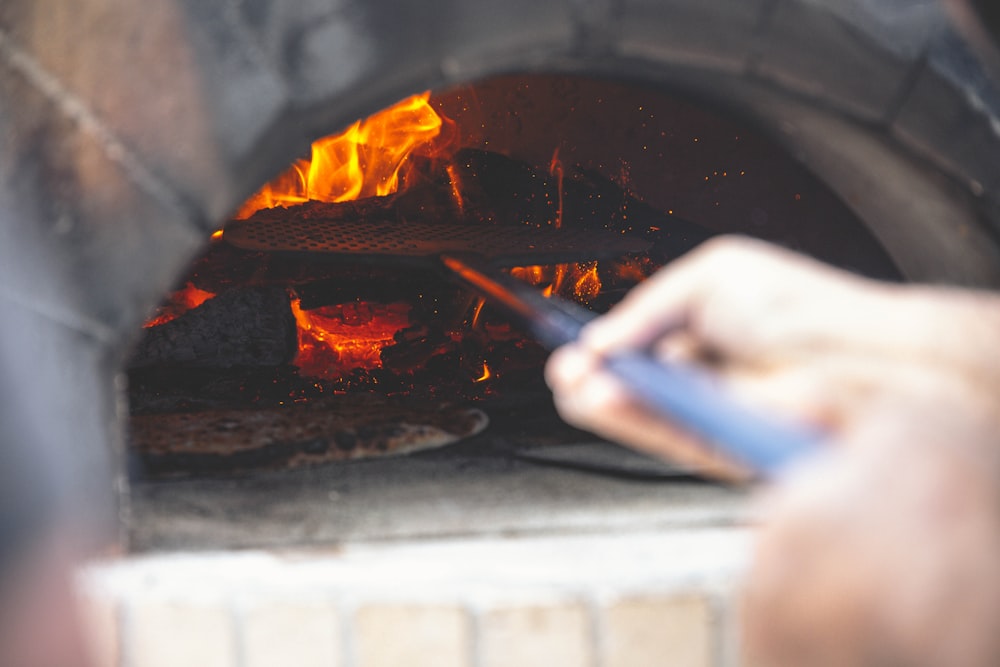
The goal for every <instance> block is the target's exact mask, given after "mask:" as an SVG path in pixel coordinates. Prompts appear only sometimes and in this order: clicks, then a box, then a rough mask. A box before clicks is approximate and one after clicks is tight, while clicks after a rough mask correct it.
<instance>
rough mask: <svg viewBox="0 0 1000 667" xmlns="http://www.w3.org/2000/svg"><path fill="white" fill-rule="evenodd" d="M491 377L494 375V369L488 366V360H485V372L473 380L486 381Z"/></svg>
mask: <svg viewBox="0 0 1000 667" xmlns="http://www.w3.org/2000/svg"><path fill="white" fill-rule="evenodd" d="M491 377H493V371H491V370H490V367H489V366H487V365H486V362H485V361H484V362H483V373H482V375H480V376H479V377H477V378H476V379H475V380H473V382H486V381H487V380H489V379H490V378H491Z"/></svg>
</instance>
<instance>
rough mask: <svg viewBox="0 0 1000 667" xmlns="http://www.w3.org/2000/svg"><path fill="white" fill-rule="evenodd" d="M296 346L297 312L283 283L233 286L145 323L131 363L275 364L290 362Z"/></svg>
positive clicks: (221, 365)
mask: <svg viewBox="0 0 1000 667" xmlns="http://www.w3.org/2000/svg"><path fill="white" fill-rule="evenodd" d="M296 349H297V329H296V326H295V318H294V317H293V316H292V310H291V306H290V302H289V296H288V292H287V291H286V290H285V289H283V288H279V287H268V288H246V289H234V290H230V291H228V292H224V293H222V294H220V295H219V296H216V297H215V298H212V299H209V300H208V301H205V302H204V303H203V304H202V305H200V306H198V307H197V308H195V309H193V310H190V311H188V312H187V313H184V314H183V315H181V316H179V317H178V318H177V319H174V320H171V321H169V322H166V323H164V324H160V325H158V326H154V327H150V328H148V329H146V332H145V336H143V338H142V340H141V341H140V342H139V345H138V346H137V347H136V350H135V353H134V354H133V356H132V359H131V362H130V364H129V365H130V367H131V368H142V367H147V366H156V365H162V364H176V365H179V366H186V367H217V368H230V367H233V366H279V365H282V364H287V363H289V362H290V361H291V360H292V359H293V358H294V357H295V352H296Z"/></svg>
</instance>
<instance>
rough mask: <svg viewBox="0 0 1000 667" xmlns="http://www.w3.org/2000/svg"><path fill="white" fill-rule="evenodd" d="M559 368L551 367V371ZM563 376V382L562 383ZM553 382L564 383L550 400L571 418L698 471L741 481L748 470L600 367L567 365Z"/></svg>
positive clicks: (630, 444)
mask: <svg viewBox="0 0 1000 667" xmlns="http://www.w3.org/2000/svg"><path fill="white" fill-rule="evenodd" d="M571 363H576V362H575V361H572V360H571ZM567 365H570V364H567ZM560 373H562V371H560V370H553V372H552V374H553V375H554V376H555V375H559V374H560ZM564 381H565V382H566V383H567V384H562V383H563V382H564ZM553 384H554V386H556V387H557V388H564V389H565V390H563V391H559V390H557V391H556V392H555V394H554V398H555V404H556V408H557V409H558V410H559V413H560V414H561V415H562V416H563V418H564V419H566V420H567V421H568V422H570V423H572V424H575V425H577V426H580V427H582V428H584V429H586V430H589V431H591V432H593V433H596V434H598V435H600V436H602V437H604V438H607V439H609V440H612V441H614V442H618V443H621V444H624V445H627V446H630V447H633V448H636V449H640V450H643V451H645V452H647V453H649V454H652V455H654V456H658V457H660V458H664V459H668V460H670V461H672V462H674V463H677V464H679V465H680V466H682V467H684V468H689V469H691V470H693V471H697V472H699V473H701V474H705V475H709V476H712V477H716V478H719V479H724V480H729V481H746V480H748V479H750V478H751V476H752V475H751V474H750V472H749V471H748V470H747V469H746V468H744V467H743V466H741V465H739V464H738V463H736V462H733V461H731V460H729V459H727V458H725V457H724V456H722V455H721V454H719V453H717V452H715V451H713V450H712V449H711V448H710V447H708V446H706V443H704V442H702V441H701V440H699V439H697V438H696V437H694V436H692V435H690V434H688V433H687V432H685V431H684V430H683V429H682V428H679V427H678V426H676V425H674V424H673V423H671V422H670V421H668V420H667V419H665V418H664V417H663V415H660V414H656V413H653V412H651V411H649V410H648V409H646V408H645V407H644V406H643V405H642V404H641V403H639V402H637V401H636V400H634V399H633V397H632V396H631V395H630V394H629V392H628V390H627V389H626V388H625V387H623V386H622V385H621V383H620V382H619V381H618V380H617V379H616V378H614V377H613V376H611V375H609V374H607V373H605V372H603V371H600V370H594V371H593V372H589V373H584V374H580V375H575V374H573V372H572V371H567V373H566V374H565V375H561V376H560V377H553Z"/></svg>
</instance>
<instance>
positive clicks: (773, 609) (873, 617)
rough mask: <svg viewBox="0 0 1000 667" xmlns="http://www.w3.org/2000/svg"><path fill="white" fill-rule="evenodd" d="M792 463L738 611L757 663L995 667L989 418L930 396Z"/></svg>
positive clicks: (993, 452)
mask: <svg viewBox="0 0 1000 667" xmlns="http://www.w3.org/2000/svg"><path fill="white" fill-rule="evenodd" d="M925 398H926V399H927V400H925V401H920V400H917V402H916V405H914V399H913V398H908V399H907V403H908V404H909V408H910V409H912V408H921V409H923V410H924V416H923V418H921V419H919V420H914V421H912V422H906V421H901V420H896V419H892V418H891V417H887V418H886V419H883V420H880V421H870V422H868V423H867V424H866V425H865V427H864V428H863V429H858V430H856V431H854V432H853V433H852V436H851V440H850V441H848V442H845V443H844V447H843V448H841V449H839V450H838V451H837V452H836V453H834V454H832V455H830V456H828V457H826V458H824V459H823V460H817V461H814V462H813V463H812V464H810V465H807V466H805V467H803V468H802V469H800V470H797V471H795V472H794V473H793V474H792V475H791V476H790V477H786V478H785V479H783V480H782V483H781V484H780V485H776V486H775V487H773V488H772V489H771V490H770V491H769V492H768V495H767V496H766V498H765V500H764V502H763V503H762V505H761V513H760V516H761V519H762V521H761V524H760V526H759V528H758V535H757V540H756V548H755V553H754V558H753V565H752V567H751V570H750V572H749V574H748V576H747V577H746V580H745V585H744V591H743V600H742V601H743V605H742V610H741V612H742V613H741V621H742V632H743V640H744V642H743V644H744V646H743V649H744V659H745V662H746V664H749V665H753V666H754V667H801V666H802V665H809V666H810V667H857V666H860V665H872V666H875V665H880V666H881V665H898V666H900V667H902V666H906V667H994V666H995V665H1000V634H998V633H997V631H996V628H997V624H998V623H1000V560H998V558H997V554H1000V450H998V448H997V446H996V438H995V434H996V433H997V423H996V420H995V418H992V417H991V416H988V415H984V414H978V415H975V414H970V413H969V412H968V411H967V410H966V406H964V405H962V404H960V403H952V402H949V401H948V400H947V399H945V400H941V398H940V397H931V396H927V397H925Z"/></svg>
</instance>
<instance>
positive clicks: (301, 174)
mask: <svg viewBox="0 0 1000 667" xmlns="http://www.w3.org/2000/svg"><path fill="white" fill-rule="evenodd" d="M430 95H431V94H430V91H427V92H424V93H421V94H419V95H413V96H411V97H408V98H406V99H405V100H403V101H402V102H398V103H396V104H394V105H392V106H391V107H389V108H388V109H384V110H383V111H380V112H378V113H376V114H374V115H373V116H370V117H368V118H366V119H364V120H359V121H356V122H355V123H353V124H352V125H351V126H350V127H348V128H347V129H346V130H344V131H343V132H341V133H340V134H334V135H331V136H328V137H324V138H322V139H319V140H317V141H315V142H313V144H312V157H311V158H310V159H309V160H306V159H300V160H298V161H296V162H295V163H294V164H293V165H292V166H291V167H289V169H288V170H286V171H285V172H284V173H283V174H281V175H280V176H278V177H277V178H275V179H274V180H273V181H271V182H270V183H268V184H267V185H265V186H264V187H263V188H261V189H260V190H259V191H258V192H257V193H256V194H254V195H253V196H252V197H250V199H248V200H247V201H246V202H245V203H244V204H243V206H242V207H240V210H239V211H238V212H237V214H236V218H237V219H240V218H247V217H250V216H251V215H253V214H254V213H255V212H257V211H258V210H260V209H262V208H273V207H275V206H286V205H290V204H301V203H303V202H306V201H309V200H316V201H323V202H343V201H351V200H354V199H360V198H362V197H374V196H382V195H387V194H391V193H393V192H396V190H397V189H398V187H399V173H400V169H401V168H402V167H403V164H404V162H405V161H406V158H407V157H409V156H410V155H411V154H412V153H413V152H414V151H415V150H416V149H417V148H420V147H422V146H425V145H426V144H428V143H429V142H431V141H432V140H433V139H435V138H436V137H437V136H438V135H439V134H440V133H441V126H442V124H443V122H444V121H443V120H442V118H441V116H440V115H438V113H437V112H436V111H434V108H433V107H431V105H430Z"/></svg>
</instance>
